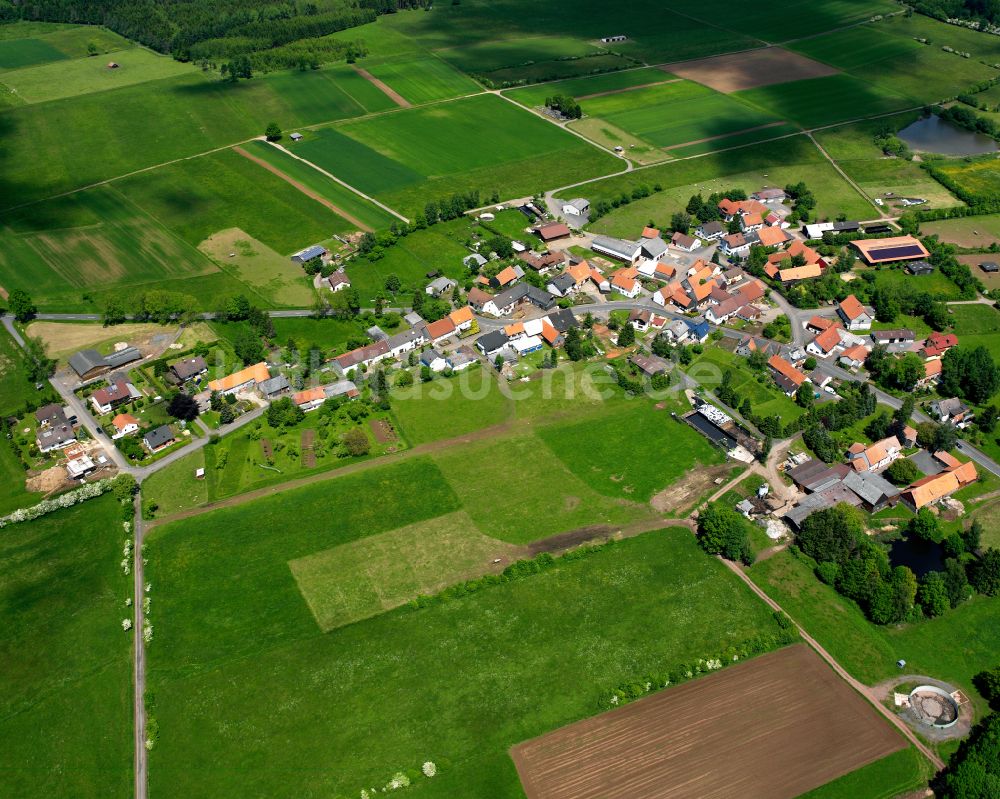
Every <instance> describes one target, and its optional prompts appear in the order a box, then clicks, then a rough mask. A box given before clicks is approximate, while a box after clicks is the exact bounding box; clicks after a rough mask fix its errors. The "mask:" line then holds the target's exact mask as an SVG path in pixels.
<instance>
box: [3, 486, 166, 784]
mask: <svg viewBox="0 0 1000 799" xmlns="http://www.w3.org/2000/svg"><path fill="white" fill-rule="evenodd" d="M3 533H4V534H3V536H2V537H0V562H3V564H4V568H3V570H2V573H0V619H2V623H3V629H4V634H3V636H2V639H0V770H2V772H3V775H4V777H3V782H4V793H5V794H6V795H7V796H79V797H95V798H96V797H100V798H101V799H104V797H123V798H124V797H127V796H130V795H131V793H132V680H131V669H132V665H131V658H130V651H131V643H132V638H131V634H127V633H125V632H123V631H122V627H121V620H122V619H123V618H125V617H130V616H131V615H132V611H131V610H130V609H129V608H126V607H125V598H126V597H127V596H129V594H130V589H131V578H128V577H125V576H124V575H123V574H122V570H121V567H120V566H119V562H120V561H121V558H122V544H123V541H124V538H125V536H124V533H123V532H122V527H121V510H120V508H119V506H118V504H117V503H116V502H115V501H114V500H113V499H111V498H110V497H103V498H99V499H93V500H90V501H88V502H87V503H85V504H83V505H79V506H77V507H74V508H70V509H67V510H62V511H58V512H56V513H52V514H50V515H48V516H45V517H43V518H42V519H38V520H36V521H33V522H24V523H21V524H17V525H13V526H11V527H8V528H6V529H5V530H4V531H3ZM153 596H155V594H154V595H153ZM154 601H155V600H154Z"/></svg>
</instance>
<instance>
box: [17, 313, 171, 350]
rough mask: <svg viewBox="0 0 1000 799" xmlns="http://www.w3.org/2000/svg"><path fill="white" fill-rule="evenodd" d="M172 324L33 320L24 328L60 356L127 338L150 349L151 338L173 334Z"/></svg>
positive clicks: (141, 348) (145, 348) (128, 340)
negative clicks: (104, 324) (110, 323)
mask: <svg viewBox="0 0 1000 799" xmlns="http://www.w3.org/2000/svg"><path fill="white" fill-rule="evenodd" d="M173 331H174V328H172V327H165V326H163V325H154V324H147V323H142V324H124V325H114V326H113V327H104V326H103V325H100V324H94V323H88V322H83V323H81V322H38V321H36V322H32V323H31V324H30V325H28V327H27V328H26V329H25V332H26V333H27V334H28V335H29V336H32V337H35V336H37V337H38V338H40V339H41V340H42V341H44V342H45V346H46V347H47V349H48V353H49V356H50V357H52V358H57V359H58V358H63V357H65V356H67V355H72V354H73V353H74V352H76V351H77V350H82V349H87V348H98V347H99V346H100V345H102V344H106V343H107V342H109V341H127V342H128V343H129V344H132V345H133V346H136V347H138V348H139V349H140V350H141V351H142V352H148V351H150V350H151V349H152V341H151V340H152V338H153V337H154V336H156V337H159V336H162V335H164V334H166V335H172V334H173Z"/></svg>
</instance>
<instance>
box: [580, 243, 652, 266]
mask: <svg viewBox="0 0 1000 799" xmlns="http://www.w3.org/2000/svg"><path fill="white" fill-rule="evenodd" d="M590 249H592V250H593V251H594V252H598V253H601V254H602V255H609V256H611V257H612V258H616V259H618V260H619V261H625V262H626V263H629V264H634V263H635V262H636V261H637V260H638V259H639V255H640V254H641V247H640V246H639V244H637V243H636V242H634V241H625V240H623V239H614V238H611V237H610V236H594V240H593V241H592V242H591V243H590Z"/></svg>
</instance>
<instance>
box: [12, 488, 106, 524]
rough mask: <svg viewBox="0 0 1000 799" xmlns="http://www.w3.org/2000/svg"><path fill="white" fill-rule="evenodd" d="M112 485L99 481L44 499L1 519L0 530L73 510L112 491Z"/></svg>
mask: <svg viewBox="0 0 1000 799" xmlns="http://www.w3.org/2000/svg"><path fill="white" fill-rule="evenodd" d="M111 483H112V481H111V480H98V481H97V482H96V483H87V484H86V485H83V486H81V487H80V488H78V489H76V490H75V491H67V492H66V493H65V494H60V495H59V496H58V497H53V498H52V499H43V500H42V501H41V502H39V503H38V504H37V505H32V506H31V507H30V508H21V509H19V510H16V511H14V512H13V513H9V514H7V515H6V516H2V517H0V529H2V528H4V527H6V526H7V525H8V524H17V523H19V522H28V521H31V520H32V519H37V518H39V517H40V516H44V515H45V514H46V513H52V511H56V510H62V509H63V508H71V507H73V505H76V504H77V503H78V502H84V501H86V500H88V499H93V498H94V497H99V496H101V494H104V493H106V492H107V491H110V490H111Z"/></svg>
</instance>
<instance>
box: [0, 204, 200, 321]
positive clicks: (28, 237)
mask: <svg viewBox="0 0 1000 799" xmlns="http://www.w3.org/2000/svg"><path fill="white" fill-rule="evenodd" d="M0 225H2V227H0V240H2V242H3V246H0V270H2V272H3V275H4V278H3V282H4V287H5V288H6V289H7V290H8V291H10V290H12V289H15V288H22V289H25V290H26V291H28V292H30V293H31V295H32V297H33V298H34V299H35V301H36V302H37V303H38V304H39V307H53V306H59V305H60V304H61V303H63V302H68V303H70V304H75V303H78V302H80V299H79V298H80V295H81V294H84V293H89V292H94V291H96V290H100V289H102V288H107V287H110V286H122V285H128V286H130V287H131V288H132V289H133V290H136V289H138V287H140V286H143V287H145V286H146V285H147V284H149V283H155V282H157V281H164V280H167V281H176V280H184V281H186V280H188V279H190V278H196V277H199V276H207V275H210V274H211V273H213V272H215V271H216V270H215V267H214V266H213V265H212V262H211V261H209V260H208V258H206V257H205V256H204V255H202V254H201V253H200V252H198V250H197V249H196V248H194V247H193V246H190V245H189V244H186V243H185V242H184V241H182V240H181V239H179V238H178V237H177V236H175V235H174V234H173V233H172V232H171V231H169V230H168V229H167V228H166V227H164V226H163V225H162V224H161V223H160V222H159V221H157V220H156V219H155V218H154V217H153V216H151V215H150V214H148V213H146V212H144V211H143V210H142V209H140V208H139V207H138V206H136V205H134V204H133V203H131V202H130V201H129V200H128V199H127V198H126V197H125V196H124V195H123V194H121V193H120V192H119V191H117V190H116V189H114V188H113V187H111V186H102V187H98V188H95V189H92V190H89V191H86V192H80V193H78V194H74V195H71V196H68V197H63V198H61V199H58V200H52V201H49V202H46V203H41V204H38V205H32V206H28V207H27V208H23V209H21V210H20V211H17V212H14V213H11V214H7V215H5V216H3V217H0ZM181 285H184V284H181ZM184 290H185V291H188V290H189V289H188V287H187V286H186V285H184ZM59 310H62V308H59Z"/></svg>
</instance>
